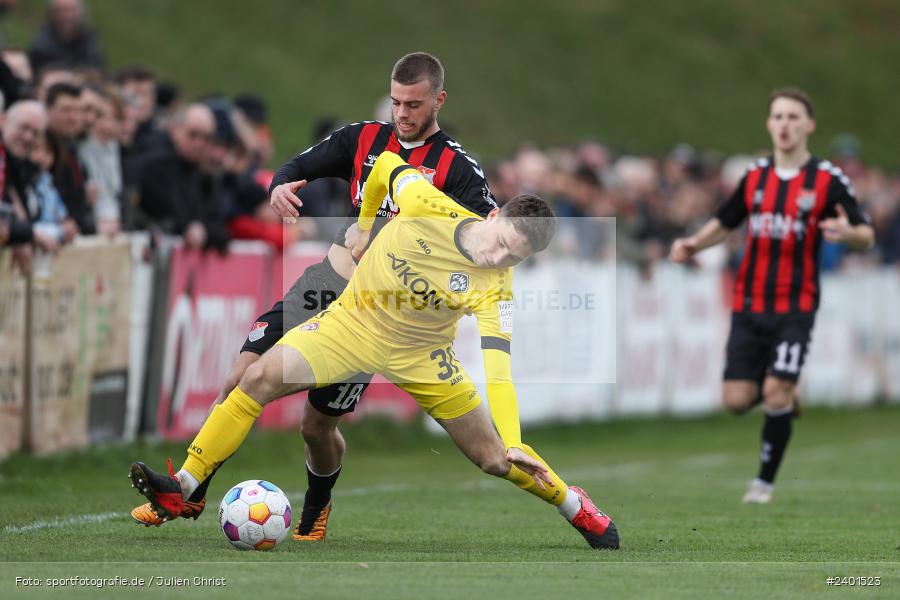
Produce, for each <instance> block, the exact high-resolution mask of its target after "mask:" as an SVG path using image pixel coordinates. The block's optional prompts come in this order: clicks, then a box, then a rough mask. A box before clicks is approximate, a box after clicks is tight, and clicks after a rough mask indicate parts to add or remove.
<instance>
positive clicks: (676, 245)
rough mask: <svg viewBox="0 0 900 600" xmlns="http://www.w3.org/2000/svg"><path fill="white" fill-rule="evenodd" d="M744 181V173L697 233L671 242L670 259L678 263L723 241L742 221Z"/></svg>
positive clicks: (745, 180)
mask: <svg viewBox="0 0 900 600" xmlns="http://www.w3.org/2000/svg"><path fill="white" fill-rule="evenodd" d="M746 182H747V177H746V175H745V176H744V177H743V178H742V179H741V182H740V184H739V185H738V187H737V189H736V190H735V191H734V193H733V194H732V195H731V197H730V198H729V199H728V200H727V201H726V202H725V203H724V204H722V206H720V207H719V209H718V210H717V211H716V214H715V216H713V218H711V219H710V220H709V221H707V222H706V223H704V224H703V226H702V227H701V228H700V230H699V231H697V233H695V234H694V235H692V236H689V237H683V238H678V239H677V240H675V242H673V244H672V249H671V251H670V252H669V259H670V260H672V261H674V262H680V263H683V262H687V261H688V260H690V259H691V257H692V256H694V255H695V254H697V253H698V252H700V251H701V250H704V249H706V248H709V247H710V246H715V245H717V244H721V243H722V242H724V241H725V239H726V238H727V237H728V235H729V234H730V233H731V232H732V231H734V230H735V229H736V228H737V227H738V226H740V224H741V223H743V222H744V219H746V218H747V202H746V200H745V198H744V196H745V190H746Z"/></svg>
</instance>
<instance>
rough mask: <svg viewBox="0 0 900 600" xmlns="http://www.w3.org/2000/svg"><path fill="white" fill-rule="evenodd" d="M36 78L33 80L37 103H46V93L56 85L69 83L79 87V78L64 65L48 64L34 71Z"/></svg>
mask: <svg viewBox="0 0 900 600" xmlns="http://www.w3.org/2000/svg"><path fill="white" fill-rule="evenodd" d="M35 73H37V76H36V77H35V80H34V97H35V98H36V99H37V100H38V102H43V103H44V104H46V103H47V92H48V91H49V90H50V88H51V87H53V86H54V85H56V84H57V83H71V84H73V85H81V77H79V76H78V75H77V74H76V73H75V72H74V71H72V70H71V69H70V68H69V67H67V66H66V65H62V64H60V63H50V64H47V65H44V66H43V67H41V68H40V70H37V69H36V70H35Z"/></svg>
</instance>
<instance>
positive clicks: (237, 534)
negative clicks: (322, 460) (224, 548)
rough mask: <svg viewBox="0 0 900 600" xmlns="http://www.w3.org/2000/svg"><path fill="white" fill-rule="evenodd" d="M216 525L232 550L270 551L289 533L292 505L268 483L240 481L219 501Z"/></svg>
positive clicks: (279, 491)
mask: <svg viewBox="0 0 900 600" xmlns="http://www.w3.org/2000/svg"><path fill="white" fill-rule="evenodd" d="M219 523H220V524H221V525H222V532H223V533H224V534H225V537H226V538H228V541H229V542H231V545H232V546H234V547H235V548H239V549H240V550H271V549H272V548H274V547H275V546H277V545H278V544H279V543H280V542H281V541H282V540H283V539H284V538H286V537H287V534H288V532H289V531H290V530H291V503H290V502H289V501H288V499H287V496H285V495H284V492H282V491H281V490H280V489H278V486H276V485H273V484H271V483H269V482H268V481H262V480H259V479H250V480H248V481H242V482H241V483H239V484H237V485H236V486H234V487H233V488H231V489H230V490H228V493H227V494H225V497H224V498H222V504H220V505H219Z"/></svg>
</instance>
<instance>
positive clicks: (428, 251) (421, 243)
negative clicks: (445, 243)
mask: <svg viewBox="0 0 900 600" xmlns="http://www.w3.org/2000/svg"><path fill="white" fill-rule="evenodd" d="M416 243H417V244H419V247H420V248H421V249H422V250H424V251H425V254H431V248H429V247H428V244H427V243H425V240H423V239H422V238H419V239H417V240H416Z"/></svg>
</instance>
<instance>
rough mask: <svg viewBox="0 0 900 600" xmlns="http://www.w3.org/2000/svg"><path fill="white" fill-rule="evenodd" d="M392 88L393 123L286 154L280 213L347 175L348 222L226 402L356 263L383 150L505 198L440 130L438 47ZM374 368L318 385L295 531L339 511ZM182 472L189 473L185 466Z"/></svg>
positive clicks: (357, 127)
mask: <svg viewBox="0 0 900 600" xmlns="http://www.w3.org/2000/svg"><path fill="white" fill-rule="evenodd" d="M390 94H391V100H392V110H391V112H392V117H393V123H384V122H379V121H364V122H359V123H353V124H351V125H347V126H346V127H342V128H341V129H338V130H337V131H335V132H333V133H332V134H331V135H329V136H328V137H326V138H325V139H324V140H322V141H321V142H319V143H318V144H316V145H314V146H312V147H311V148H308V149H307V150H305V151H303V152H301V153H300V154H298V155H297V156H295V157H294V158H292V159H291V160H289V161H288V162H287V163H285V164H284V165H283V166H282V167H281V168H280V169H278V171H277V172H276V174H275V177H274V179H273V181H272V185H271V187H270V190H269V193H270V204H271V206H272V209H273V210H274V211H275V212H276V213H277V214H278V215H279V216H281V217H284V218H286V219H293V218H296V217H298V216H299V215H300V212H301V211H302V205H303V203H302V201H301V200H300V198H299V197H298V195H297V194H298V192H299V190H300V189H301V188H303V187H304V186H305V185H306V184H307V182H309V181H312V180H314V179H319V178H322V177H339V178H341V179H344V180H346V181H348V182H350V198H349V199H350V201H351V202H350V205H349V210H348V217H347V225H346V226H345V227H344V228H343V229H342V230H341V232H340V233H339V234H338V236H337V238H336V239H335V240H334V243H333V244H332V245H331V247H330V248H329V249H328V255H327V257H326V258H325V260H323V261H322V262H321V263H319V264H316V265H313V266H311V267H309V268H308V269H306V271H304V272H303V274H302V275H301V276H300V278H299V279H298V280H297V281H296V282H295V283H294V285H293V286H292V287H291V289H290V290H289V291H288V293H287V294H286V295H285V297H284V300H283V301H281V302H277V303H276V304H275V305H274V306H273V307H272V309H271V310H270V311H268V312H266V313H265V314H263V315H261V316H260V317H258V318H257V319H256V322H255V323H254V324H253V327H252V328H251V330H250V333H249V335H248V337H247V340H246V341H245V343H244V345H243V347H242V348H241V352H240V354H239V355H238V358H237V360H236V361H235V364H234V366H233V367H232V370H231V372H230V373H229V375H228V378H227V379H226V381H225V384H224V385H223V386H222V389H221V391H220V393H219V396H218V398H217V399H216V403H218V404H221V403H222V402H223V401H224V399H225V398H226V397H227V396H228V394H229V393H230V392H231V391H232V390H233V389H234V388H235V387H236V386H237V384H238V382H239V381H240V380H241V377H242V376H243V375H244V372H245V371H246V370H247V368H248V367H249V366H250V365H252V364H253V363H254V362H256V360H257V359H258V358H259V356H260V355H261V354H263V353H264V352H266V350H268V349H269V348H271V347H272V346H274V345H275V343H276V342H277V341H278V340H279V339H281V337H282V335H283V334H284V333H286V332H287V331H289V330H290V329H292V328H293V327H295V326H297V325H299V324H301V323H303V322H304V321H306V320H307V319H309V318H310V317H312V316H315V315H316V314H317V313H319V312H320V311H322V310H324V309H325V308H327V307H328V305H329V304H330V303H331V301H332V300H334V299H336V298H337V297H338V296H339V295H340V294H341V292H343V291H344V288H345V287H346V286H347V281H348V280H349V279H350V276H351V275H352V274H353V270H354V268H355V262H354V260H353V257H352V256H351V254H350V251H349V250H348V249H347V248H346V247H345V245H344V234H345V232H346V229H347V228H348V227H349V226H350V225H351V224H352V223H355V222H356V220H357V217H358V216H359V207H360V202H361V201H362V198H363V190H364V188H365V185H366V180H367V178H368V176H369V173H370V172H371V170H372V166H373V165H374V163H375V160H376V159H377V158H378V156H379V155H380V154H381V153H382V152H384V151H385V150H387V151H390V152H394V153H396V154H398V155H400V157H401V158H403V160H404V161H406V162H407V163H409V164H410V165H412V166H414V167H416V168H418V170H419V171H421V172H422V173H423V174H424V175H425V177H426V178H428V179H429V181H431V183H432V184H433V185H434V186H435V187H437V188H438V189H440V190H442V191H443V192H444V193H446V194H447V195H448V196H450V197H452V198H453V199H454V200H456V201H457V202H459V203H460V204H462V205H463V206H465V207H466V208H468V209H469V210H471V211H473V212H475V213H477V214H480V215H482V216H486V215H487V213H489V212H490V211H491V210H492V209H493V208H496V206H497V204H496V202H495V200H494V198H493V196H492V195H491V192H490V189H489V188H488V184H487V180H486V179H485V176H484V173H483V172H482V170H481V167H480V166H479V165H478V162H477V161H476V160H475V159H473V158H472V157H471V156H469V155H468V154H467V153H466V152H465V150H463V148H462V146H460V144H458V143H457V142H456V141H454V140H453V139H451V138H450V137H449V136H448V135H447V134H446V133H444V132H443V131H441V128H440V126H439V125H438V123H437V116H438V112H439V111H440V109H441V107H442V106H443V104H444V101H445V100H446V99H447V92H446V91H444V68H443V66H442V65H441V63H440V61H439V60H438V59H437V58H435V57H434V56H432V55H430V54H426V53H424V52H415V53H412V54H408V55H406V56H404V57H402V58H401V59H400V60H399V61H397V63H396V65H394V69H393V71H392V73H391V84H390ZM398 210H399V209H398V208H397V206H396V205H395V204H394V203H393V202H392V200H391V199H390V198H389V197H386V198H385V199H384V201H383V203H382V206H381V208H380V210H379V211H378V217H379V221H380V223H379V222H376V228H377V229H380V226H383V225H384V223H386V222H387V220H390V219H391V218H393V217H394V216H396V215H397V213H398ZM371 377H372V376H371V375H360V376H358V377H357V378H355V379H354V380H353V381H352V382H347V383H344V384H337V385H332V386H329V387H324V388H320V389H314V390H310V392H309V400H308V403H307V407H306V410H305V411H304V414H303V419H302V422H301V424H300V430H301V433H302V435H303V439H304V441H305V443H306V457H307V480H308V482H309V488H308V490H307V493H306V497H305V500H304V504H303V511H302V514H301V517H300V522H299V523H298V525H297V528H296V529H295V532H294V537H295V539H300V540H320V539H324V537H325V527H326V524H327V520H328V515H329V514H330V511H331V489H332V487H333V486H334V484H335V482H336V481H337V478H338V475H339V474H340V467H341V461H342V458H343V455H344V450H345V447H346V446H345V442H344V439H343V437H342V436H341V434H340V431H338V429H337V425H338V422H339V420H340V417H341V415H344V414H346V413H349V412H352V411H353V410H354V409H355V407H356V403H357V402H358V400H359V398H360V395H361V394H362V392H363V390H365V388H366V386H367V385H368V382H369V380H370V379H371ZM176 476H177V477H185V476H188V477H189V476H190V475H189V474H186V472H179V473H177V474H176ZM211 478H212V477H211V476H210V478H208V479H207V480H206V481H203V482H200V485H199V487H197V486H196V485H191V486H189V487H190V488H191V489H193V488H195V487H196V491H195V492H194V493H192V494H191V497H190V498H185V499H184V500H185V502H184V510H183V511H182V513H181V516H182V517H185V518H188V517H191V518H197V516H199V514H200V512H201V511H202V510H203V508H204V506H205V503H206V500H205V496H206V490H207V488H208V486H209V482H210V480H211ZM131 515H132V518H133V519H134V520H135V521H137V522H138V523H142V524H144V525H148V526H149V525H156V526H158V525H161V524H162V523H163V522H164V519H162V518H161V517H159V516H158V515H157V514H156V513H155V512H154V511H153V510H152V508H151V506H150V504H149V503H147V504H143V505H141V506H139V507H137V508H135V509H134V510H133V511H132V513H131Z"/></svg>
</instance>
